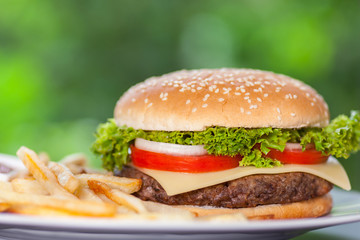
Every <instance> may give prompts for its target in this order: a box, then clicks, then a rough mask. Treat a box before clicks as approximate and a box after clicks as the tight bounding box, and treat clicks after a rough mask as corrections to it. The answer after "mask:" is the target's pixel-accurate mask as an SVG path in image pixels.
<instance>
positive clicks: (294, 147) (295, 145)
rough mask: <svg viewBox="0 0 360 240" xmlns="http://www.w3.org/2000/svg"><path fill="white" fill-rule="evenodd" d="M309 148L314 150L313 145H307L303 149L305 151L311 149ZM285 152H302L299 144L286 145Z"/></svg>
mask: <svg viewBox="0 0 360 240" xmlns="http://www.w3.org/2000/svg"><path fill="white" fill-rule="evenodd" d="M311 148H315V145H314V144H307V145H306V147H305V149H311ZM285 150H289V151H294V150H295V151H296V150H301V151H302V146H301V145H300V143H286V146H285Z"/></svg>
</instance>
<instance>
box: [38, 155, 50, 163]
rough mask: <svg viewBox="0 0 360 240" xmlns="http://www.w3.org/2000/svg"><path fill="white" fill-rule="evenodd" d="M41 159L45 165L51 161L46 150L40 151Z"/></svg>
mask: <svg viewBox="0 0 360 240" xmlns="http://www.w3.org/2000/svg"><path fill="white" fill-rule="evenodd" d="M39 160H40V161H41V162H43V163H44V165H45V166H47V165H48V163H49V162H50V157H49V155H48V154H47V153H46V152H41V153H39Z"/></svg>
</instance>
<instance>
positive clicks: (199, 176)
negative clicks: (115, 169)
mask: <svg viewBox="0 0 360 240" xmlns="http://www.w3.org/2000/svg"><path fill="white" fill-rule="evenodd" d="M137 169H138V170H140V171H142V172H143V173H145V174H147V175H149V176H151V177H153V178H154V179H156V181H158V182H159V183H160V185H161V186H162V187H163V188H164V190H165V191H166V193H167V194H168V195H169V196H172V195H176V194H180V193H184V192H189V191H192V190H196V189H200V188H204V187H208V186H212V185H215V184H219V183H223V182H227V181H231V180H234V179H237V178H241V177H246V176H249V175H254V174H279V173H286V172H304V173H310V174H313V175H316V176H318V177H321V178H323V179H325V180H327V181H329V182H331V183H333V184H335V185H337V186H339V187H341V188H343V189H345V190H350V189H351V186H350V182H349V178H348V176H347V174H346V172H345V170H344V168H343V167H342V166H341V164H340V163H339V162H338V161H337V160H336V159H335V158H334V157H330V158H329V160H328V161H327V162H326V163H322V164H312V165H303V164H284V165H283V166H281V167H274V168H256V167H237V168H232V169H228V170H224V171H217V172H210V173H180V172H169V171H160V170H152V169H146V168H137Z"/></svg>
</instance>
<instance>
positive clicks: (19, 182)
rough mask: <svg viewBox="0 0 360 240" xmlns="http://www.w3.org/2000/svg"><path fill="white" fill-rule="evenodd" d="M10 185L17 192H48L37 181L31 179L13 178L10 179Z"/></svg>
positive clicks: (46, 193)
mask: <svg viewBox="0 0 360 240" xmlns="http://www.w3.org/2000/svg"><path fill="white" fill-rule="evenodd" d="M11 185H12V187H13V189H14V191H15V192H18V193H30V194H36V195H48V194H49V193H48V192H47V191H46V190H45V189H44V188H43V187H42V186H41V184H40V183H39V182H37V181H36V180H32V179H24V178H15V179H13V180H12V181H11Z"/></svg>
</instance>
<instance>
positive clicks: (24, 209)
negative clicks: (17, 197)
mask: <svg viewBox="0 0 360 240" xmlns="http://www.w3.org/2000/svg"><path fill="white" fill-rule="evenodd" d="M6 212H8V213H16V214H25V215H36V216H53V217H55V216H56V217H69V216H76V215H75V214H73V213H71V212H69V211H65V210H62V209H56V208H51V207H43V206H38V205H12V206H10V207H9V208H8V209H6Z"/></svg>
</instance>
